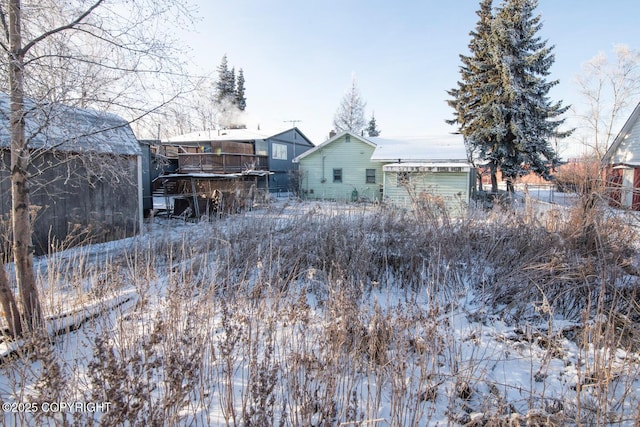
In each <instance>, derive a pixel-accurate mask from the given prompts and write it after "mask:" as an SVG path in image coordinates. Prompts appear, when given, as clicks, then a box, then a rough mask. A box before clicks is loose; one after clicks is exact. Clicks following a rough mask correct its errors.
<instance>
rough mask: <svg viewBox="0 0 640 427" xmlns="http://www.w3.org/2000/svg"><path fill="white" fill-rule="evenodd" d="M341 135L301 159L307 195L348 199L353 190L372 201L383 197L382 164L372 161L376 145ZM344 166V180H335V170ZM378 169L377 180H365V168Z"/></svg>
mask: <svg viewBox="0 0 640 427" xmlns="http://www.w3.org/2000/svg"><path fill="white" fill-rule="evenodd" d="M350 139H351V140H350V142H347V141H346V140H345V137H344V136H343V137H341V138H338V139H336V140H335V141H333V142H332V143H330V144H328V145H327V146H325V147H323V148H321V149H319V150H317V151H315V152H314V153H311V154H310V155H308V156H307V157H304V158H302V159H301V160H300V171H301V172H302V184H301V186H302V192H303V195H304V197H305V198H307V199H328V200H339V201H348V200H351V197H352V193H353V191H354V190H355V191H357V193H358V197H360V198H366V199H369V200H371V201H373V200H379V199H380V195H381V192H380V188H381V187H382V180H383V175H382V165H381V164H380V163H377V162H372V161H371V160H370V159H371V155H372V154H373V150H374V148H375V147H373V146H371V145H369V144H366V143H364V142H362V141H360V140H359V139H357V138H354V137H353V136H352V137H351V138H350ZM334 169H342V182H341V183H336V182H333V170H334ZM367 169H375V170H376V182H375V183H367V182H366V170H367Z"/></svg>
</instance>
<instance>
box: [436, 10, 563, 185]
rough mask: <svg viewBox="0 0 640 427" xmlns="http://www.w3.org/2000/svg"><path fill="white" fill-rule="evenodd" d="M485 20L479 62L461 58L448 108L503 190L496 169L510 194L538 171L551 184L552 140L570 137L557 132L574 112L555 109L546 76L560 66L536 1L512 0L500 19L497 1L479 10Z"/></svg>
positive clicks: (475, 48)
mask: <svg viewBox="0 0 640 427" xmlns="http://www.w3.org/2000/svg"><path fill="white" fill-rule="evenodd" d="M480 6H481V7H480V11H479V12H478V15H479V16H480V21H479V22H478V25H477V27H476V31H475V32H472V33H471V35H472V41H471V43H470V45H469V48H470V50H471V52H472V55H471V56H469V57H461V59H462V62H463V66H462V67H461V69H460V73H461V77H462V79H461V81H460V82H458V88H456V89H453V90H451V91H449V94H450V95H451V96H453V98H454V99H453V100H451V101H449V104H450V105H451V106H452V107H453V108H454V109H455V110H456V112H455V119H454V120H452V121H450V123H457V124H458V125H459V129H460V132H461V133H462V134H463V135H464V137H465V143H466V145H467V149H468V151H469V153H470V154H471V155H474V156H477V157H478V158H479V159H480V160H483V161H486V162H487V164H488V165H489V167H490V169H491V172H492V191H497V181H496V180H495V172H496V170H498V169H499V170H500V171H501V172H502V175H503V178H504V179H506V181H507V188H508V190H509V191H513V181H514V180H515V179H516V178H517V177H519V176H523V175H526V174H528V173H530V172H534V173H536V174H538V175H539V176H542V177H543V178H545V179H549V178H550V176H549V173H550V170H551V168H553V167H554V166H555V165H556V164H557V162H558V156H557V153H556V152H555V150H554V149H553V147H552V146H551V143H550V140H551V139H552V138H554V137H555V138H563V137H566V136H567V135H568V134H569V133H568V132H565V133H560V132H558V127H559V126H560V125H561V124H562V123H563V121H564V120H562V119H559V116H560V115H562V114H563V113H564V112H565V111H566V110H567V108H568V107H563V106H562V104H561V102H557V103H551V101H550V100H549V97H548V93H549V90H550V89H551V87H553V86H554V85H556V84H557V83H558V82H557V80H556V81H551V82H547V80H546V76H548V75H549V69H550V67H551V65H552V64H553V62H554V56H553V55H552V54H551V50H552V49H553V47H547V46H546V41H541V39H540V37H538V36H537V35H536V34H537V33H538V31H539V30H540V29H541V27H542V24H541V22H540V17H539V16H534V15H533V11H534V9H535V8H536V6H537V1H536V0H505V1H504V2H503V3H502V5H501V7H500V8H499V9H498V10H497V11H496V13H495V15H494V14H493V13H492V10H491V1H490V0H483V1H482V2H481V4H480Z"/></svg>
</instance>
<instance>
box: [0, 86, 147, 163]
mask: <svg viewBox="0 0 640 427" xmlns="http://www.w3.org/2000/svg"><path fill="white" fill-rule="evenodd" d="M25 110H26V115H25V127H26V135H25V136H26V139H27V141H28V146H29V148H32V149H39V150H55V151H67V152H78V153H81V152H94V153H104V154H118V155H140V154H142V151H141V149H140V144H139V143H138V140H137V139H136V137H135V135H134V134H133V131H132V130H131V127H130V126H129V123H128V122H127V121H126V120H124V119H123V118H121V117H119V116H116V115H115V114H110V113H104V112H100V111H96V110H90V109H85V108H75V107H69V106H66V105H62V104H37V103H35V102H33V101H30V100H25ZM9 111H10V108H9V96H8V95H7V94H5V93H0V147H9V145H10V135H11V130H10V128H9Z"/></svg>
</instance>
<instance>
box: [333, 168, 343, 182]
mask: <svg viewBox="0 0 640 427" xmlns="http://www.w3.org/2000/svg"><path fill="white" fill-rule="evenodd" d="M333 182H342V169H334V170H333Z"/></svg>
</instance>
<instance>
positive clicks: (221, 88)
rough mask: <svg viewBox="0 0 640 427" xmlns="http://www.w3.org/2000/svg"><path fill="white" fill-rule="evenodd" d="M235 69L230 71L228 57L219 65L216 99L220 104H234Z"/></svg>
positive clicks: (223, 58)
mask: <svg viewBox="0 0 640 427" xmlns="http://www.w3.org/2000/svg"><path fill="white" fill-rule="evenodd" d="M235 85H236V78H235V69H229V62H228V60H227V55H226V54H225V55H224V56H223V57H222V61H221V62H220V65H218V80H217V81H216V93H215V99H216V103H218V104H225V103H227V102H229V101H231V102H232V103H233V101H234V100H235V91H236V87H235Z"/></svg>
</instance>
